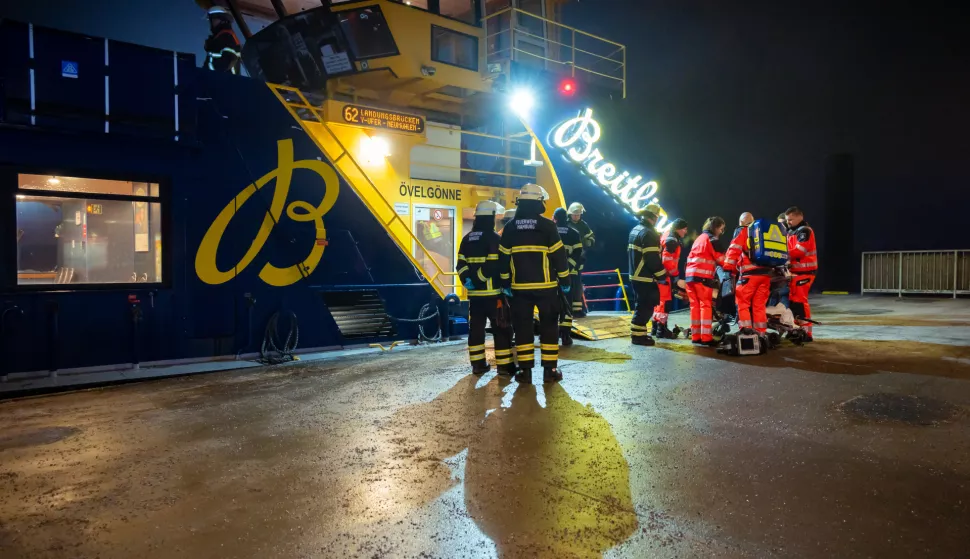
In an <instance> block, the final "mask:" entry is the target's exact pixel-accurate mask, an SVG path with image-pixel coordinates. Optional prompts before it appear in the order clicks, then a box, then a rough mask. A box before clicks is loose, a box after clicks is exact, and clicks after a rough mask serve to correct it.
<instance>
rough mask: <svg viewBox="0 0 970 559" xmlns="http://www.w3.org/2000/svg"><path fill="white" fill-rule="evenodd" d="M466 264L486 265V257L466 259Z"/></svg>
mask: <svg viewBox="0 0 970 559" xmlns="http://www.w3.org/2000/svg"><path fill="white" fill-rule="evenodd" d="M465 262H468V263H469V264H484V263H485V257H484V256H472V257H471V258H466V259H465Z"/></svg>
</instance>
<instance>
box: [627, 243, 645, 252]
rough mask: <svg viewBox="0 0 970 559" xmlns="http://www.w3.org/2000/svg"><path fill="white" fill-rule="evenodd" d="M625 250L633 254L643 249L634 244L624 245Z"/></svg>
mask: <svg viewBox="0 0 970 559" xmlns="http://www.w3.org/2000/svg"><path fill="white" fill-rule="evenodd" d="M626 248H627V250H632V251H634V252H643V249H642V248H640V247H638V246H637V245H634V244H629V245H626Z"/></svg>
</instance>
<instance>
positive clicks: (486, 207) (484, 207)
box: [475, 200, 505, 216]
mask: <svg viewBox="0 0 970 559" xmlns="http://www.w3.org/2000/svg"><path fill="white" fill-rule="evenodd" d="M500 213H505V208H504V207H502V204H499V203H498V202H493V201H491V200H484V201H482V202H479V203H478V206H476V207H475V215H476V216H480V215H491V216H494V215H497V214H500Z"/></svg>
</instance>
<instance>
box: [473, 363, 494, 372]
mask: <svg viewBox="0 0 970 559" xmlns="http://www.w3.org/2000/svg"><path fill="white" fill-rule="evenodd" d="M491 370H492V369H491V367H489V366H488V363H475V364H474V365H472V374H473V375H484V374H485V373H487V372H489V371H491Z"/></svg>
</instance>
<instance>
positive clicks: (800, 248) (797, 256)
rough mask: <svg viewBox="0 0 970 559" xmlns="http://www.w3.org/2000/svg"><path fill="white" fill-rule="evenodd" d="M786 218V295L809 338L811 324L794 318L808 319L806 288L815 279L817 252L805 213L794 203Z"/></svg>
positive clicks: (808, 287)
mask: <svg viewBox="0 0 970 559" xmlns="http://www.w3.org/2000/svg"><path fill="white" fill-rule="evenodd" d="M785 217H787V218H788V270H789V271H790V272H791V281H790V283H789V295H788V298H789V300H790V301H791V311H792V314H794V315H795V323H796V324H798V325H800V326H801V327H802V328H804V329H805V332H806V333H807V334H808V337H807V338H806V340H805V341H808V342H810V341H812V323H811V322H805V321H803V320H798V319H799V318H812V308H811V307H810V306H809V305H808V290H809V289H811V288H812V283H813V282H814V281H815V272H817V271H818V254H816V251H815V232H814V231H812V228H811V227H809V225H808V222H807V221H805V214H803V213H802V210H800V209H798V207H797V206H792V207H790V208H788V209H787V210H785Z"/></svg>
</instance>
